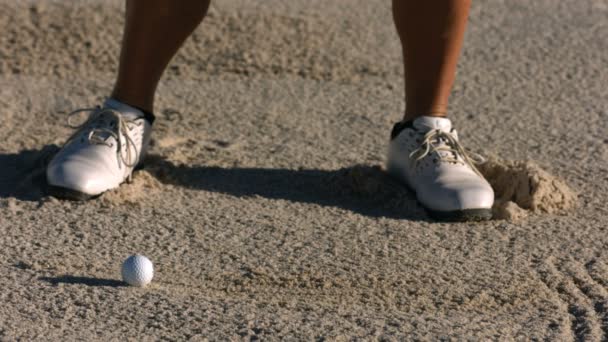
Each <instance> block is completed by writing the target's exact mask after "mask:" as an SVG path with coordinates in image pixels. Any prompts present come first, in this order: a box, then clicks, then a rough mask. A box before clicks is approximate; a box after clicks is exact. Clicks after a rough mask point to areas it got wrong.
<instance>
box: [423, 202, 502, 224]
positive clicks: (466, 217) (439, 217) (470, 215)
mask: <svg viewBox="0 0 608 342" xmlns="http://www.w3.org/2000/svg"><path fill="white" fill-rule="evenodd" d="M422 207H423V208H424V209H425V210H426V212H427V213H428V214H429V216H430V217H431V218H432V219H434V220H436V221H441V222H481V221H488V220H491V219H492V209H489V208H481V209H463V210H454V211H437V210H431V209H429V208H427V207H425V206H424V205H423V206H422Z"/></svg>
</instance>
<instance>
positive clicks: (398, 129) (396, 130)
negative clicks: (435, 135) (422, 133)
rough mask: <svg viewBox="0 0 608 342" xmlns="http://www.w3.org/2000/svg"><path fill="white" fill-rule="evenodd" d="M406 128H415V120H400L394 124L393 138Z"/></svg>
mask: <svg viewBox="0 0 608 342" xmlns="http://www.w3.org/2000/svg"><path fill="white" fill-rule="evenodd" d="M406 128H414V120H410V121H405V122H403V121H399V122H397V123H396V124H395V125H394V126H393V130H392V131H391V140H393V139H395V137H396V136H398V135H399V133H401V131H403V130H404V129H406Z"/></svg>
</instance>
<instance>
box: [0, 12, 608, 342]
mask: <svg viewBox="0 0 608 342" xmlns="http://www.w3.org/2000/svg"><path fill="white" fill-rule="evenodd" d="M122 10H123V9H122V5H121V2H120V1H99V0H91V1H70V2H68V1H32V0H29V1H8V0H0V118H1V119H2V120H1V124H0V136H1V137H2V138H3V139H2V144H1V145H0V167H1V170H0V234H1V235H2V238H0V241H1V245H0V246H1V248H2V253H0V284H1V286H0V299H1V302H2V305H1V306H0V338H1V339H2V340H15V339H18V338H22V339H26V340H36V339H37V340H49V339H51V340H58V339H64V340H73V339H86V340H91V339H98V340H109V339H116V340H118V339H131V340H142V339H173V340H182V339H187V338H192V339H195V340H197V339H198V340H202V339H204V338H208V339H210V340H225V339H254V338H260V339H289V338H291V339H330V340H334V339H335V340H350V339H353V338H362V339H374V338H377V339H380V338H386V339H389V340H390V339H395V340H399V339H404V338H408V337H409V338H421V339H437V338H442V337H454V338H457V339H465V338H469V339H481V338H485V339H512V338H516V339H532V338H538V339H549V340H598V341H599V340H604V339H606V338H608V258H607V257H606V255H605V250H606V243H607V241H608V237H607V234H606V225H607V222H608V209H607V207H606V204H605V203H606V202H607V201H608V176H607V174H608V140H606V132H607V129H608V123H607V121H608V103H607V102H606V99H608V87H606V85H607V84H608V74H607V73H606V72H605V68H606V65H608V54H606V51H608V41H607V40H606V39H605V38H604V37H606V36H608V22H607V21H606V20H605V18H606V16H608V7H607V6H606V5H605V3H604V2H603V1H599V0H593V1H591V0H585V1H578V0H577V1H575V0H567V1H559V2H558V1H551V0H543V1H523V0H516V1H501V0H491V1H484V2H474V4H473V9H472V12H471V21H470V25H469V30H468V32H467V37H466V42H465V47H464V50H463V57H462V59H461V62H460V65H459V75H458V80H457V83H456V85H455V88H454V93H453V95H452V107H451V115H452V118H453V121H454V122H455V124H456V127H457V128H458V130H459V136H460V137H461V140H462V141H463V143H464V144H465V146H467V147H469V148H470V149H472V150H474V151H478V152H482V153H484V154H486V155H488V156H499V158H500V159H501V160H502V161H496V159H492V163H493V164H488V165H487V166H486V167H485V168H483V170H482V171H483V172H484V173H487V175H488V177H489V178H492V180H493V181H495V182H502V183H496V184H497V187H500V184H502V185H503V187H502V188H501V189H502V190H501V191H502V193H503V194H505V196H506V197H505V198H501V200H504V201H502V202H501V205H502V206H504V208H507V209H506V212H500V213H499V214H501V215H503V214H504V216H501V217H506V218H509V219H510V220H499V219H497V220H493V221H489V222H484V223H456V224H446V223H434V222H431V221H429V220H428V218H427V216H426V215H425V213H424V211H423V210H422V208H420V206H418V205H417V204H416V201H415V199H414V197H413V195H412V194H411V193H409V192H408V191H406V190H405V189H403V188H401V187H399V186H398V185H396V184H395V183H394V182H393V181H392V180H390V179H388V178H387V177H386V176H385V175H384V173H383V172H382V169H381V165H382V164H383V161H384V153H385V150H386V144H387V139H388V134H389V131H390V128H391V125H392V123H394V122H395V121H396V120H398V119H399V113H400V112H402V111H403V103H402V101H401V98H402V86H403V85H402V80H401V75H402V71H401V66H400V48H399V44H398V39H397V36H396V34H395V32H394V29H393V27H392V23H391V16H390V8H389V5H388V4H387V3H386V2H383V1H363V0H341V1H335V2H330V3H327V2H323V1H300V0H297V1H278V0H272V1H264V2H262V1H255V2H252V1H249V2H246V1H236V0H230V1H221V2H220V1H216V2H214V4H213V5H212V7H211V10H210V14H209V17H208V18H207V20H206V22H205V23H204V24H203V25H202V26H201V27H200V28H199V29H198V30H197V31H196V33H195V34H194V36H193V37H192V39H190V40H189V41H188V42H187V44H186V46H185V48H184V49H183V50H182V51H180V53H179V55H178V56H177V57H176V58H175V59H174V61H173V62H172V64H171V66H170V67H169V69H168V71H167V74H166V76H165V78H164V79H163V82H162V84H161V86H160V89H159V96H158V100H157V109H156V112H157V114H158V115H157V116H158V121H157V123H156V125H155V132H154V141H153V146H152V151H151V155H150V156H148V158H147V167H146V169H145V170H143V171H139V172H137V173H136V175H135V178H134V182H133V183H132V184H127V185H125V186H123V187H121V189H119V190H116V191H112V192H110V193H108V194H106V195H104V196H102V197H101V198H99V199H97V200H94V201H90V202H86V203H74V202H65V201H58V200H55V199H53V198H49V197H47V196H45V194H44V190H43V188H44V164H45V162H46V161H47V160H48V158H49V157H50V156H52V153H54V152H55V151H56V149H57V146H58V145H60V144H61V143H62V142H63V141H64V139H65V138H66V137H67V136H68V135H69V132H70V130H69V129H67V128H66V127H65V119H66V117H65V115H66V114H67V112H69V111H71V110H73V109H75V108H79V107H86V106H93V105H96V104H98V103H99V102H100V101H101V100H102V99H103V97H104V96H106V95H107V94H108V92H109V91H110V89H111V86H112V79H113V75H114V72H115V70H116V56H117V54H118V47H119V41H120V32H121V29H122V23H123V19H122ZM504 160H510V161H513V162H505V161H504ZM526 161H531V163H526ZM509 172H511V173H512V174H509ZM505 175H510V176H509V177H511V178H508V177H507V178H505V177H506V176H505ZM510 181H511V182H512V184H513V186H509V182H510ZM565 187H569V188H565ZM517 189H524V190H522V191H519V190H517ZM525 189H527V191H528V194H527V195H526V191H525ZM539 189H540V190H539ZM514 190H517V191H514ZM571 190H572V191H571ZM532 194H537V195H536V197H534V196H532ZM509 201H511V202H509ZM551 203H553V204H555V203H558V204H555V205H553V206H552V205H551ZM559 203H561V204H559ZM515 204H518V205H520V206H522V207H525V206H528V207H529V209H534V208H536V209H535V211H528V210H525V209H522V208H519V207H518V206H514V205H515ZM556 206H564V207H569V208H570V207H571V208H570V209H569V210H566V212H560V211H559V210H553V209H555V207H556ZM543 208H544V209H543ZM505 213H506V214H505ZM133 253H141V254H144V255H146V256H148V257H149V258H150V259H151V260H152V261H153V262H154V263H155V267H156V278H155V279H154V281H153V283H152V285H151V286H149V287H147V288H145V289H136V288H129V287H125V286H122V285H123V284H122V283H121V282H120V272H119V267H120V264H121V262H122V260H124V258H126V257H127V256H128V255H129V254H133Z"/></svg>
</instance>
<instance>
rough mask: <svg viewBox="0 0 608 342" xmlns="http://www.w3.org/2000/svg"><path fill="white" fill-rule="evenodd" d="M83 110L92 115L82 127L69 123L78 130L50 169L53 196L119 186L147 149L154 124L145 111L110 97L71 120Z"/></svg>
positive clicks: (81, 195)
mask: <svg viewBox="0 0 608 342" xmlns="http://www.w3.org/2000/svg"><path fill="white" fill-rule="evenodd" d="M82 112H88V113H89V117H88V119H87V120H86V121H85V122H84V123H83V124H82V125H77V126H74V125H72V124H71V123H70V126H71V127H73V128H78V130H77V131H76V132H75V133H74V134H73V135H72V136H71V137H70V138H69V139H68V141H67V142H66V143H65V145H64V146H63V148H62V149H61V150H60V151H59V152H58V153H57V154H56V155H55V156H54V157H53V159H52V160H51V162H50V163H49V165H48V167H47V170H46V177H47V182H48V190H49V193H50V194H51V195H52V196H55V197H59V198H65V199H72V200H86V199H90V198H93V197H96V196H99V195H101V194H102V193H104V192H105V191H107V190H110V189H114V188H117V187H118V186H119V185H120V184H122V183H123V182H124V181H125V180H127V179H130V177H131V174H132V172H133V170H134V169H135V168H136V167H137V166H139V165H140V164H141V162H142V160H143V158H144V155H145V153H146V149H147V147H148V143H149V141H150V133H151V131H152V127H151V124H150V122H149V121H148V120H146V119H145V118H144V117H145V114H144V113H143V112H142V111H140V110H138V109H136V108H133V107H131V106H129V105H126V104H124V103H122V102H119V101H116V100H113V99H108V100H107V101H106V102H105V103H104V106H103V107H98V108H93V109H80V110H77V111H74V112H72V113H71V114H70V116H69V118H70V119H71V118H72V117H73V116H75V115H77V114H80V113H82ZM69 121H70V120H68V122H69Z"/></svg>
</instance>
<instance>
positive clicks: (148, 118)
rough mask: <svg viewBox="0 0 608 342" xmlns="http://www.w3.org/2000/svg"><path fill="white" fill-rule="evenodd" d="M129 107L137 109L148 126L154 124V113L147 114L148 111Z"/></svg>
mask: <svg viewBox="0 0 608 342" xmlns="http://www.w3.org/2000/svg"><path fill="white" fill-rule="evenodd" d="M129 106H131V105H129ZM131 107H133V108H135V109H139V110H140V111H141V112H142V113H144V119H146V121H148V123H149V124H150V126H151V125H152V124H154V120H156V116H154V113H152V112H149V111H147V110H145V109H143V108H139V107H137V106H131Z"/></svg>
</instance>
